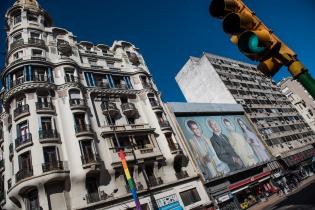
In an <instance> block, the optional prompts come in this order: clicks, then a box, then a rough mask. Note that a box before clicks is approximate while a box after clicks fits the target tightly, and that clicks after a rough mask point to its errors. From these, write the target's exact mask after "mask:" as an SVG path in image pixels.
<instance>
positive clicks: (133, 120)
mask: <svg viewBox="0 0 315 210" xmlns="http://www.w3.org/2000/svg"><path fill="white" fill-rule="evenodd" d="M127 122H128V124H129V125H134V124H136V119H135V118H134V117H128V118H127Z"/></svg>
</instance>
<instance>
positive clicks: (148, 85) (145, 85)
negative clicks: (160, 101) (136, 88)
mask: <svg viewBox="0 0 315 210" xmlns="http://www.w3.org/2000/svg"><path fill="white" fill-rule="evenodd" d="M142 85H143V87H144V88H145V89H150V88H152V86H151V84H150V83H147V82H143V83H142Z"/></svg>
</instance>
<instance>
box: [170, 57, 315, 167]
mask: <svg viewBox="0 0 315 210" xmlns="http://www.w3.org/2000/svg"><path fill="white" fill-rule="evenodd" d="M176 81H177V83H178V84H179V86H180V88H181V90H182V92H183V94H184V96H185V98H186V100H187V101H188V102H204V103H231V104H234V103H238V104H241V105H242V106H243V107H244V110H245V112H246V115H247V116H248V118H249V119H250V120H251V121H252V123H253V124H254V125H255V128H256V129H257V130H258V132H259V133H260V135H261V137H262V139H263V141H264V143H265V144H266V145H267V146H268V148H269V150H270V151H271V153H272V155H273V156H274V157H277V158H281V160H280V161H282V163H283V164H285V165H286V166H287V167H297V166H298V164H299V165H301V164H300V163H301V162H303V161H305V160H307V159H309V158H311V157H312V156H313V155H314V147H313V145H312V144H314V142H315V136H314V132H313V130H312V129H311V128H310V127H309V126H308V124H307V123H306V122H305V121H304V119H303V117H301V115H300V114H299V112H298V111H297V110H296V109H295V107H294V106H293V105H292V104H291V102H290V101H289V100H288V99H287V98H286V97H285V95H284V94H282V93H281V91H280V89H279V87H277V86H276V84H275V83H274V82H273V81H272V80H271V78H268V77H266V76H264V75H263V74H262V73H261V72H260V71H258V70H257V69H256V66H254V65H250V64H248V63H244V62H240V61H236V60H232V59H229V58H225V57H221V56H216V55H212V54H208V53H205V54H204V55H203V56H202V57H201V58H196V57H191V58H190V59H189V60H188V62H187V63H186V64H185V65H184V66H183V68H182V69H181V70H180V72H179V73H178V74H177V76H176Z"/></svg>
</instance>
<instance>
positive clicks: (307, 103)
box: [277, 77, 315, 131]
mask: <svg viewBox="0 0 315 210" xmlns="http://www.w3.org/2000/svg"><path fill="white" fill-rule="evenodd" d="M277 85H278V86H279V87H280V89H281V91H282V93H283V94H284V95H285V96H286V97H287V98H288V100H289V101H290V102H291V103H292V104H293V105H294V107H295V108H296V109H297V110H298V111H299V113H300V115H301V116H302V117H303V118H304V120H305V121H306V122H307V123H308V124H309V126H310V127H311V128H312V129H313V130H314V131H315V116H314V113H315V102H314V99H313V97H312V96H311V95H310V94H309V93H308V92H307V91H306V90H305V88H304V87H303V86H302V85H301V84H300V83H299V82H298V81H296V80H294V79H292V78H291V77H289V78H286V79H283V80H281V81H280V82H279V83H278V84H277Z"/></svg>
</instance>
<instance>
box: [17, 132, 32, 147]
mask: <svg viewBox="0 0 315 210" xmlns="http://www.w3.org/2000/svg"><path fill="white" fill-rule="evenodd" d="M31 142H32V134H31V133H26V134H24V135H21V136H19V137H17V138H16V139H15V149H16V148H18V147H20V146H23V145H24V144H27V143H31Z"/></svg>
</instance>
